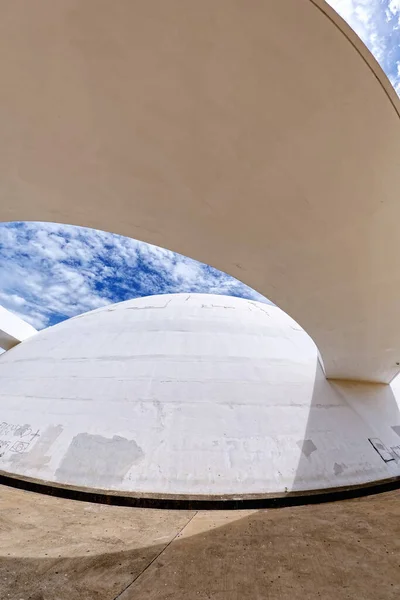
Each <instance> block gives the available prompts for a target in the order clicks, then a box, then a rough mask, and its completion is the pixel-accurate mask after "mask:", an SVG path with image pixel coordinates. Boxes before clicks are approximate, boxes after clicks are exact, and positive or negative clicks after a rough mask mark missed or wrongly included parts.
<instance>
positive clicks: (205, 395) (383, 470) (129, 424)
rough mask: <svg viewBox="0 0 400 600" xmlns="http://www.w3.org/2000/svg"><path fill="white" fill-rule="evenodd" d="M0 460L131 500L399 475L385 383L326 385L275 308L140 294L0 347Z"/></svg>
mask: <svg viewBox="0 0 400 600" xmlns="http://www.w3.org/2000/svg"><path fill="white" fill-rule="evenodd" d="M0 377H1V382H2V385H1V390H0V406H1V414H0V447H1V449H0V454H1V456H0V470H1V471H2V472H3V473H4V472H6V473H12V474H14V475H17V476H22V477H25V478H33V479H39V480H45V481H46V482H53V483H57V484H61V485H65V486H78V487H81V488H85V489H86V488H90V489H93V488H96V489H98V488H99V489H102V490H114V491H119V492H123V493H125V492H131V493H136V494H138V495H150V496H159V497H165V496H169V495H174V496H190V497H194V496H195V497H202V496H207V497H209V496H211V497H214V496H221V495H223V496H233V497H247V496H249V495H252V494H257V495H268V494H280V493H285V492H287V491H293V490H294V491H307V490H317V489H327V488H336V487H341V486H351V485H359V484H364V483H368V482H371V481H376V480H384V479H388V478H392V477H395V476H398V475H400V437H399V435H400V417H399V402H398V399H397V398H398V394H397V398H396V389H398V386H397V388H396V382H395V383H394V384H392V386H386V385H379V384H367V383H349V382H329V381H327V380H326V379H325V377H324V374H323V373H322V370H321V367H320V365H319V362H318V353H317V348H316V346H315V344H314V342H313V341H312V340H311V338H310V337H309V336H308V335H307V334H306V333H305V332H304V331H303V330H302V329H301V328H300V327H299V326H298V325H297V324H296V323H295V322H294V321H293V320H292V319H291V318H290V317H289V316H287V315H286V314H285V313H284V312H282V311H281V310H280V309H279V308H277V307H275V306H269V305H266V304H260V303H257V302H253V301H248V300H243V299H238V298H231V297H225V296H212V295H204V294H172V295H163V296H152V297H147V298H139V299H135V300H131V301H128V302H123V303H120V304H116V305H112V306H108V307H105V308H101V309H99V310H95V311H93V312H90V313H86V314H84V315H81V316H79V317H75V318H73V319H69V320H68V321H64V322H63V323H61V324H59V325H56V326H55V327H51V328H49V329H46V330H44V331H42V332H40V333H38V334H36V335H35V336H33V337H32V338H30V339H28V340H26V341H24V342H22V343H21V344H20V345H19V346H17V347H15V348H13V349H12V350H10V351H8V352H6V353H5V354H4V355H2V356H1V357H0Z"/></svg>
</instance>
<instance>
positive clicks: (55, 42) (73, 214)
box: [0, 0, 400, 383]
mask: <svg viewBox="0 0 400 600" xmlns="http://www.w3.org/2000/svg"><path fill="white" fill-rule="evenodd" d="M0 14H1V19H0V71H1V96H0V121H1V137H0V154H1V161H0V197H1V205H0V220H2V221H13V220H15V221H18V220H21V221H26V220H28V221H29V220H33V221H58V222H63V223H71V224H74V225H85V226H88V227H95V228H97V229H103V230H106V231H112V232H114V233H120V234H123V235H128V236H130V237H133V238H136V239H141V240H144V241H147V242H150V243H154V244H157V245H159V246H162V247H164V248H169V249H171V250H175V251H176V252H180V253H181V254H183V255H185V256H190V257H192V258H196V259H198V260H200V261H202V262H204V263H206V264H209V265H213V266H215V267H217V268H219V269H221V270H222V271H224V272H226V273H229V274H230V275H233V276H235V277H238V278H239V279H240V280H242V281H244V282H245V283H247V284H248V285H250V287H252V288H254V289H256V290H257V291H259V292H261V293H262V294H263V295H264V296H266V297H267V298H270V299H271V300H272V301H273V302H274V303H275V304H277V305H278V306H280V307H281V308H282V309H283V310H285V311H286V312H288V313H289V314H291V315H292V316H293V318H294V319H296V321H297V322H299V323H300V324H301V325H302V327H303V328H304V329H305V330H306V331H307V332H308V333H309V334H310V335H311V336H312V338H313V339H314V340H315V342H316V343H317V345H318V348H319V350H320V352H321V354H322V356H323V359H324V363H325V367H326V372H327V374H328V376H329V377H334V378H342V379H361V380H367V381H371V380H373V381H378V382H384V383H387V382H389V381H391V379H392V378H393V377H394V376H395V375H396V374H397V373H398V371H399V368H400V321H399V318H398V310H399V305H400V286H399V285H398V281H399V278H400V253H399V251H398V237H399V236H398V223H399V221H400V203H399V201H398V190H399V189H400V169H399V156H400V119H399V113H400V101H399V99H398V98H397V95H396V93H395V91H394V89H393V88H392V86H391V84H390V82H389V81H388V79H387V77H386V76H385V75H384V73H383V72H382V70H381V69H380V67H379V66H378V64H377V62H376V61H375V60H374V58H373V57H372V55H371V54H370V53H369V51H368V50H367V48H366V47H365V46H364V44H362V42H361V41H360V40H359V38H358V37H357V36H356V35H355V34H354V32H353V31H352V30H351V28H350V27H349V26H348V25H347V24H346V23H344V21H343V20H342V19H340V18H339V17H338V15H337V14H336V13H335V12H334V11H333V10H332V9H331V8H330V7H329V6H328V5H327V4H326V2H324V1H323V0H276V1H274V0H263V1H260V0H247V1H245V0H218V1H216V0H201V1H199V0H148V1H146V0H119V1H118V2H117V3H116V2H107V1H105V0H101V1H100V0H84V1H83V0H57V1H56V2H55V1H54V0H41V1H40V2H34V1H31V2H27V1H26V0H13V1H10V0H0ZM10 57H12V60H10ZM287 73H290V76H285V74H287Z"/></svg>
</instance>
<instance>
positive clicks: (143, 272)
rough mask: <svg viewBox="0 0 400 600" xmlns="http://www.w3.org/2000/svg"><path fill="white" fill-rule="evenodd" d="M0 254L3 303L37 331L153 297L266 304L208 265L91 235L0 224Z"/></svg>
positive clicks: (117, 238) (101, 234)
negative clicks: (217, 297)
mask: <svg viewBox="0 0 400 600" xmlns="http://www.w3.org/2000/svg"><path fill="white" fill-rule="evenodd" d="M0 253H1V257H2V260H1V264H0V285H1V287H0V304H1V305H3V306H4V307H5V308H7V309H9V310H11V311H13V312H14V313H17V314H18V315H20V316H21V317H22V318H24V319H26V320H27V321H28V322H30V323H31V324H32V325H33V326H34V327H36V328H38V329H41V328H43V327H46V326H48V325H53V324H54V323H57V322H58V321H61V320H63V319H66V318H68V317H72V316H74V315H77V314H80V313H82V312H85V311H88V310H92V309H94V308H98V307H100V306H104V305H106V304H109V303H112V302H120V301H122V300H128V299H130V298H135V297H138V296H147V295H151V294H162V293H172V292H209V293H214V294H228V295H233V296H240V297H245V298H252V299H256V300H260V301H264V302H265V301H266V300H265V298H263V297H262V296H261V295H260V294H257V292H255V291H253V290H251V289H250V288H248V287H247V286H245V285H244V284H243V283H241V282H239V281H237V280H236V279H234V278H232V277H230V276H228V275H226V274H225V273H221V272H220V271H217V270H216V269H213V268H212V267H209V266H207V265H204V264H201V263H199V262H197V261H194V260H191V259H189V258H186V257H184V256H181V255H179V254H175V253H173V252H170V251H168V250H164V249H162V248H158V247H156V246H151V245H149V244H145V243H142V242H137V241H136V240H132V239H130V238H125V237H121V236H117V235H113V234H110V233H105V232H102V231H95V230H93V229H85V228H81V227H72V226H69V225H57V224H52V223H5V224H1V225H0Z"/></svg>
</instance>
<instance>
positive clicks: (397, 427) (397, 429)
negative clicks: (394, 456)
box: [392, 425, 400, 437]
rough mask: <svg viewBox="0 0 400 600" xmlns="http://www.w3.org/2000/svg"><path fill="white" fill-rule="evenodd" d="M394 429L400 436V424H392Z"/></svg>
mask: <svg viewBox="0 0 400 600" xmlns="http://www.w3.org/2000/svg"><path fill="white" fill-rule="evenodd" d="M392 429H393V431H394V432H395V433H397V435H398V436H399V437H400V425H392Z"/></svg>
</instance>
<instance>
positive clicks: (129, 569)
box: [0, 486, 400, 600]
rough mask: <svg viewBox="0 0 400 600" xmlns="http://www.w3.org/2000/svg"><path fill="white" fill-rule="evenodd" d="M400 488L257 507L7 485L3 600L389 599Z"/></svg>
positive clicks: (399, 541) (396, 558) (397, 592)
mask: <svg viewBox="0 0 400 600" xmlns="http://www.w3.org/2000/svg"><path fill="white" fill-rule="evenodd" d="M399 597H400V492H398V491H397V492H390V493H386V494H380V495H377V496H371V497H369V498H363V499H358V500H351V501H345V502H337V503H330V504H320V505H317V506H312V505H311V506H301V507H294V508H284V509H275V510H258V511H231V512H225V511H216V512H215V511H214V512H209V511H208V512H207V511H198V512H196V511H165V510H154V509H138V508H124V507H113V506H105V505H98V504H89V503H83V502H78V501H73V500H63V499H59V498H52V497H47V496H41V495H38V494H34V493H31V492H25V491H20V490H15V489H11V488H7V487H1V486H0V598H1V600H8V599H9V600H28V599H30V600H64V599H65V600H89V599H90V600H117V599H119V600H139V599H140V600H144V599H146V600H156V599H157V600H192V599H193V600H258V599H259V600H261V599H262V600H265V599H279V600H281V599H282V600H289V599H290V600H297V599H299V600H300V599H301V600H304V599H309V598H310V599H311V598H323V599H326V600H342V599H345V598H351V599H354V598H362V599H363V600H368V599H371V600H372V599H373V600H380V599H381V600H390V599H393V600H394V599H396V600H397V599H398V598H399Z"/></svg>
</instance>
